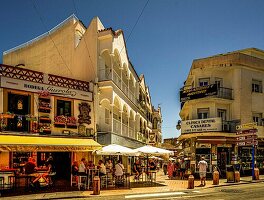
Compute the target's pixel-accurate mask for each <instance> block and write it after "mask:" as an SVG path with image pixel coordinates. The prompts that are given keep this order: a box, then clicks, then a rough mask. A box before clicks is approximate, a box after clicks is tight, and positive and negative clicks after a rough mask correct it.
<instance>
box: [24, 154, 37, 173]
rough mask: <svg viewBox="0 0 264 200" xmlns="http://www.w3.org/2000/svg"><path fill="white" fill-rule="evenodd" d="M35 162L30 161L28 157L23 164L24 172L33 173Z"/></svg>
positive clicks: (30, 158)
mask: <svg viewBox="0 0 264 200" xmlns="http://www.w3.org/2000/svg"><path fill="white" fill-rule="evenodd" d="M35 168H36V164H35V163H34V162H33V161H32V157H29V158H28V162H27V163H26V164H25V174H33V173H35Z"/></svg>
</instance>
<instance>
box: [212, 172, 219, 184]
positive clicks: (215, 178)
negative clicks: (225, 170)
mask: <svg viewBox="0 0 264 200" xmlns="http://www.w3.org/2000/svg"><path fill="white" fill-rule="evenodd" d="M213 185H219V172H218V171H214V173H213Z"/></svg>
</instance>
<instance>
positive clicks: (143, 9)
mask: <svg viewBox="0 0 264 200" xmlns="http://www.w3.org/2000/svg"><path fill="white" fill-rule="evenodd" d="M148 3H149V0H147V2H146V3H145V5H144V7H143V9H142V10H141V13H140V15H139V16H138V18H137V21H136V23H135V24H134V26H133V28H132V29H131V31H130V33H129V35H128V37H127V39H126V40H125V44H126V43H127V42H128V40H129V38H130V36H131V35H132V33H133V31H134V29H135V27H136V25H137V24H138V22H139V19H140V17H141V16H142V14H143V12H144V10H145V8H146V7H147V5H148ZM124 47H125V45H124V46H123V47H122V49H121V51H120V54H121V52H122V51H123V49H124Z"/></svg>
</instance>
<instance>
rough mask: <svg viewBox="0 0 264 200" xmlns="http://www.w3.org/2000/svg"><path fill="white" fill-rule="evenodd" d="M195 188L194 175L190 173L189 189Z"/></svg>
mask: <svg viewBox="0 0 264 200" xmlns="http://www.w3.org/2000/svg"><path fill="white" fill-rule="evenodd" d="M193 188H194V176H193V175H190V176H189V177H188V188H187V189H193Z"/></svg>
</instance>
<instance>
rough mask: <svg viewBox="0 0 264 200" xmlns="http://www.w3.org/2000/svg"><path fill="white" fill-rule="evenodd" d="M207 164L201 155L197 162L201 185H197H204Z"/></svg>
mask: <svg viewBox="0 0 264 200" xmlns="http://www.w3.org/2000/svg"><path fill="white" fill-rule="evenodd" d="M207 166H208V164H207V162H206V161H205V160H204V157H202V158H201V160H200V161H199V163H198V168H199V175H200V180H201V185H199V187H203V186H205V181H206V170H207Z"/></svg>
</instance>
